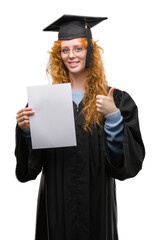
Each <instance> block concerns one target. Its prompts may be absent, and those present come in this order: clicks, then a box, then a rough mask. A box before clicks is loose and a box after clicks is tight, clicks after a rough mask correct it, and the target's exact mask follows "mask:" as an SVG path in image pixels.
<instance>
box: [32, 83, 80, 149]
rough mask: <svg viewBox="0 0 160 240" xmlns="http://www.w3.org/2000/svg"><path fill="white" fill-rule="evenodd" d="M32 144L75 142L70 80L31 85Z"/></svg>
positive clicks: (74, 144) (60, 145)
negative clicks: (61, 82)
mask: <svg viewBox="0 0 160 240" xmlns="http://www.w3.org/2000/svg"><path fill="white" fill-rule="evenodd" d="M27 93H28V105H29V106H30V107H32V109H33V111H35V113H34V115H32V116H30V130H31V140H32V148H33V149H39V148H54V147H68V146H76V134H75V122H74V114H73V102H72V92H71V84H70V83H66V84H52V85H43V86H35V87H28V88H27Z"/></svg>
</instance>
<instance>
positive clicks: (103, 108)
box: [96, 88, 118, 115]
mask: <svg viewBox="0 0 160 240" xmlns="http://www.w3.org/2000/svg"><path fill="white" fill-rule="evenodd" d="M114 89H115V88H111V89H110V90H109V93H108V96H103V95H97V96H96V106H97V111H98V112H99V113H102V114H103V115H108V114H112V113H115V112H117V111H118V108H117V107H116V105H115V103H114V99H113V91H114Z"/></svg>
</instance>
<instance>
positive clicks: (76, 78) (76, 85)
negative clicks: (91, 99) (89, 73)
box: [69, 71, 86, 91]
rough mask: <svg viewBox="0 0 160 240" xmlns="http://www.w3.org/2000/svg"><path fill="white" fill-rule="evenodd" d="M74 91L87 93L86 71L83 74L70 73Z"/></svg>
mask: <svg viewBox="0 0 160 240" xmlns="http://www.w3.org/2000/svg"><path fill="white" fill-rule="evenodd" d="M69 79H70V82H71V87H72V89H75V90H83V91H85V82H86V71H85V72H83V73H71V72H70V73H69Z"/></svg>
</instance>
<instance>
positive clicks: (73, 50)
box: [59, 45, 86, 59]
mask: <svg viewBox="0 0 160 240" xmlns="http://www.w3.org/2000/svg"><path fill="white" fill-rule="evenodd" d="M77 48H82V50H81V52H80V54H78V55H77V53H76V49H77ZM65 49H67V50H68V53H62V50H65ZM85 49H86V47H84V46H81V45H80V46H74V47H73V48H72V49H70V48H68V47H64V48H62V49H60V51H59V54H60V56H61V57H62V58H63V59H65V58H67V57H68V56H69V55H70V52H71V51H72V53H73V54H74V56H75V57H79V56H81V55H82V54H83V52H84V50H85ZM62 54H64V56H62Z"/></svg>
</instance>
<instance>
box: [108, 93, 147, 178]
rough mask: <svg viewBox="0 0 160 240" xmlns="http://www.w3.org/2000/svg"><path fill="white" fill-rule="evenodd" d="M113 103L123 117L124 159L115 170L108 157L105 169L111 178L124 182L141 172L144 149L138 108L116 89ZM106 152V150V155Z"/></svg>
mask: <svg viewBox="0 0 160 240" xmlns="http://www.w3.org/2000/svg"><path fill="white" fill-rule="evenodd" d="M114 101H115V104H116V107H117V108H119V109H120V111H121V114H122V116H123V124H124V130H123V132H124V140H123V151H124V159H123V165H122V166H121V168H116V167H115V166H114V165H113V164H112V161H111V159H110V158H109V156H108V157H107V159H108V161H107V168H108V170H109V173H110V175H111V176H112V177H114V178H117V179H119V180H124V179H127V178H131V177H134V176H136V175H137V173H138V172H139V171H140V170H141V168H142V164H143V160H144V156H145V148H144V144H143V140H142V136H141V131H140V127H139V118H138V108H137V105H136V104H135V102H134V100H133V99H132V98H131V96H130V95H129V94H128V93H126V92H124V91H120V90H118V89H116V90H115V91H114ZM107 151H108V150H107V149H106V153H107Z"/></svg>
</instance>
